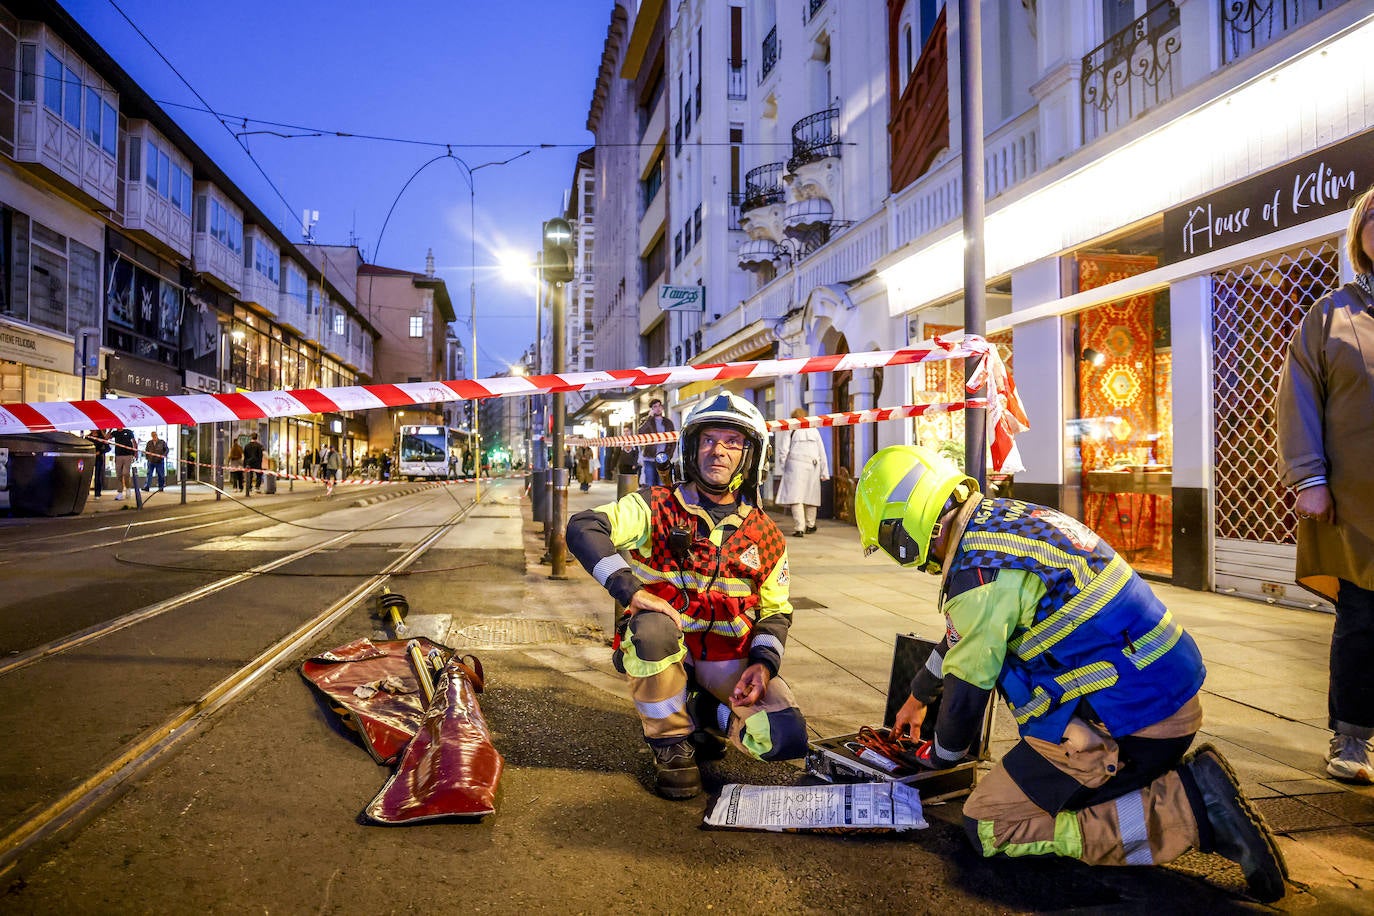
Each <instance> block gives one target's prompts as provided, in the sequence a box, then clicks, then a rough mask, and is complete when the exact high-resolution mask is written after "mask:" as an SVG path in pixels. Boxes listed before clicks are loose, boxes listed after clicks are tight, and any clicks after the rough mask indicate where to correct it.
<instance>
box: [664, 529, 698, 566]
mask: <svg viewBox="0 0 1374 916" xmlns="http://www.w3.org/2000/svg"><path fill="white" fill-rule="evenodd" d="M668 552H669V553H671V554H672V555H673V559H674V560H677V561H678V563H680V564H683V565H686V563H687V561H688V560H689V559H690V558H691V556H692V530H691V529H690V528H670V529H669V530H668Z"/></svg>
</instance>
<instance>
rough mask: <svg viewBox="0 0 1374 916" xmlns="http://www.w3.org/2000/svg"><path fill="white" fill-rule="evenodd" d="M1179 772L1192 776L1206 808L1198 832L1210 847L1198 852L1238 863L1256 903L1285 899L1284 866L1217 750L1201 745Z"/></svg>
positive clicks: (1265, 829) (1267, 828)
mask: <svg viewBox="0 0 1374 916" xmlns="http://www.w3.org/2000/svg"><path fill="white" fill-rule="evenodd" d="M1184 768H1185V769H1186V770H1187V771H1188V773H1189V774H1190V775H1191V776H1192V778H1193V782H1194V783H1195V784H1196V785H1197V788H1198V792H1199V793H1200V794H1201V795H1202V802H1203V804H1204V805H1205V806H1206V809H1207V810H1206V818H1207V824H1199V825H1198V833H1199V835H1200V836H1202V837H1204V840H1203V844H1204V847H1205V846H1206V845H1208V844H1207V840H1206V836H1207V834H1208V833H1209V832H1210V833H1211V834H1212V836H1211V844H1210V845H1211V846H1212V847H1213V848H1211V849H1208V848H1204V849H1203V852H1215V853H1217V854H1218V855H1221V856H1225V857H1226V858H1228V859H1230V860H1231V861H1232V862H1237V863H1239V864H1240V868H1241V871H1242V872H1244V873H1245V883H1246V885H1247V886H1248V888H1249V891H1250V894H1251V896H1253V897H1254V898H1255V899H1256V900H1259V901H1260V902H1262V903H1272V902H1273V901H1275V900H1278V899H1279V898H1280V897H1282V896H1283V894H1284V884H1283V879H1284V877H1285V876H1286V875H1287V874H1288V866H1287V865H1285V864H1284V861H1283V856H1282V855H1281V854H1280V853H1279V849H1278V846H1276V845H1275V843H1274V837H1273V835H1272V834H1270V832H1269V827H1268V826H1267V825H1266V824H1265V823H1264V818H1263V817H1261V816H1260V813H1259V812H1258V811H1256V810H1255V809H1254V808H1252V807H1251V806H1250V801H1249V799H1247V798H1246V797H1245V794H1244V793H1243V792H1241V790H1240V782H1239V780H1237V779H1236V774H1235V772H1234V771H1232V769H1231V765H1230V764H1228V763H1227V762H1226V759H1225V758H1224V757H1222V756H1221V753H1220V752H1219V751H1217V749H1216V748H1214V747H1212V745H1210V744H1204V745H1203V746H1202V747H1200V748H1198V749H1197V750H1196V751H1194V752H1193V753H1192V754H1189V755H1188V757H1186V758H1185V759H1184ZM1209 826H1210V831H1209V830H1208V829H1207V828H1208V827H1209Z"/></svg>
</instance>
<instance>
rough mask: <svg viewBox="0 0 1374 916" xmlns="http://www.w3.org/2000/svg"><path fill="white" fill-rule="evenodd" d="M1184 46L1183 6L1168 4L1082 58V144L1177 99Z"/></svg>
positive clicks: (1155, 9) (1171, 0)
mask: <svg viewBox="0 0 1374 916" xmlns="http://www.w3.org/2000/svg"><path fill="white" fill-rule="evenodd" d="M1182 46H1183V39H1182V35H1181V32H1180V30H1179V14H1178V6H1177V5H1175V4H1174V2H1173V0H1165V2H1163V3H1161V4H1159V5H1158V6H1155V7H1154V8H1152V9H1151V10H1150V11H1149V12H1147V13H1146V14H1145V15H1144V16H1141V17H1140V18H1139V19H1137V20H1136V21H1135V22H1132V23H1131V24H1130V25H1128V26H1127V27H1126V28H1124V29H1122V30H1121V31H1120V32H1118V33H1116V34H1115V35H1113V36H1112V37H1111V38H1108V39H1107V40H1106V41H1104V42H1103V43H1102V44H1100V45H1098V46H1097V47H1096V48H1094V49H1093V50H1092V51H1090V52H1089V53H1088V54H1086V55H1084V57H1083V92H1082V102H1083V142H1084V143H1085V144H1086V143H1089V142H1091V141H1092V140H1095V139H1097V138H1098V137H1100V136H1102V135H1104V134H1107V133H1110V132H1111V131H1113V130H1115V129H1116V128H1118V127H1120V126H1121V125H1123V124H1127V123H1129V122H1130V121H1131V120H1132V119H1133V118H1135V117H1136V116H1137V115H1140V114H1142V113H1144V112H1146V111H1148V110H1150V109H1151V108H1153V107H1155V106H1156V105H1159V104H1160V103H1162V102H1167V101H1168V100H1169V99H1171V98H1173V97H1174V68H1173V60H1174V57H1175V56H1176V55H1178V53H1179V50H1180V49H1181V48H1182Z"/></svg>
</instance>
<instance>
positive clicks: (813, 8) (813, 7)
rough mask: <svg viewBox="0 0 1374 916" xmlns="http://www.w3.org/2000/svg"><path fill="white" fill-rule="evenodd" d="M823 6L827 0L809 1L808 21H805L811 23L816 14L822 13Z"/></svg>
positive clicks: (807, 9) (807, 6)
mask: <svg viewBox="0 0 1374 916" xmlns="http://www.w3.org/2000/svg"><path fill="white" fill-rule="evenodd" d="M823 6H825V0H807V2H806V19H805V20H803V21H805V22H810V21H811V20H812V19H815V18H816V14H817V13H819V12H820V11H821V7H823Z"/></svg>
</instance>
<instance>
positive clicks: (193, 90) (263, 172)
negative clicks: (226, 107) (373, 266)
mask: <svg viewBox="0 0 1374 916" xmlns="http://www.w3.org/2000/svg"><path fill="white" fill-rule="evenodd" d="M109 4H110V6H112V7H114V9H115V12H117V13H119V15H120V16H122V17H123V18H124V21H125V22H127V23H128V24H129V27H130V28H132V29H133V30H134V31H135V32H137V33H138V37H139V38H142V39H143V40H144V42H146V43H147V45H148V47H150V48H152V49H153V53H154V54H156V55H157V56H158V57H159V58H161V60H162V62H163V63H164V64H166V65H167V68H168V69H169V70H171V71H172V72H173V73H174V74H176V77H177V79H179V80H181V82H182V84H183V85H184V86H185V87H186V88H187V89H189V90H191V94H192V95H194V96H195V97H196V98H197V99H199V100H200V103H201V104H202V105H204V106H205V107H204V109H202V110H203V111H204V112H206V113H208V114H211V115H214V117H215V119H216V120H217V121H219V123H220V125H221V126H222V127H223V128H224V129H225V130H226V131H227V132H228V133H229V136H231V137H233V138H234V142H235V143H237V144H238V146H239V148H240V149H241V150H243V154H244V155H245V156H247V157H248V161H249V162H251V163H253V167H254V168H256V169H257V170H258V174H260V175H261V176H262V179H263V181H266V182H267V186H268V187H269V188H271V189H272V193H274V194H276V195H277V199H278V200H280V201H281V202H282V203H283V204H284V205H285V206H286V212H288V213H298V212H300V211H298V210H297V209H296V207H295V206H294V205H293V204H292V203H291V201H289V200H287V199H286V195H285V194H283V193H282V192H281V189H280V188H278V187H277V185H276V182H274V181H273V180H272V177H271V176H270V175H268V174H267V170H266V169H265V168H263V167H262V163H260V162H258V160H257V157H255V156H254V155H253V151H252V150H250V149H249V148H248V144H246V143H244V142H243V140H242V138H240V137H239V136H238V135H237V134H236V133H234V129H233V128H232V127H230V126H229V122H228V121H226V120H225V116H224V115H222V114H220V113H219V112H218V111H216V110H215V109H214V108H213V107H211V105H210V103H209V102H208V101H207V100H206V98H205V96H203V95H201V94H200V92H199V90H197V89H196V87H195V86H192V85H191V81H190V80H188V79H187V78H186V77H185V76H183V75H182V73H181V71H180V70H178V69H177V68H176V65H175V64H173V63H172V62H171V61H170V60H169V59H168V58H167V55H166V54H163V53H162V49H161V48H159V47H158V46H157V44H155V43H154V42H153V40H152V39H151V38H149V37H148V35H147V34H146V33H145V32H144V31H143V30H142V29H141V28H139V27H138V23H136V22H134V21H133V19H131V18H130V17H129V14H128V13H126V12H124V10H123V8H121V7H120V5H119V4H118V3H117V2H115V0H109ZM157 104H159V105H162V104H165V103H163V102H158V103H157ZM180 107H189V106H180Z"/></svg>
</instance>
